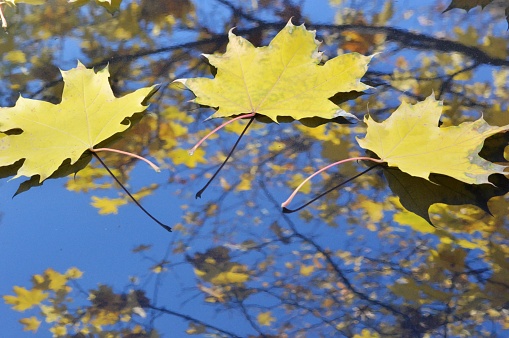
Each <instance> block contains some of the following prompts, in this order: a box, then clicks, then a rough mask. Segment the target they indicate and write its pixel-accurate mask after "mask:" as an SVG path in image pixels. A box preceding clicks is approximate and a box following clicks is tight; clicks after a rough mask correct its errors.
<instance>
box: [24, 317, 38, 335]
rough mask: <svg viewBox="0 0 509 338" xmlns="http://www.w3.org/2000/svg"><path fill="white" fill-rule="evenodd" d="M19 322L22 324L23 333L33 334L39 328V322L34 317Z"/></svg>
mask: <svg viewBox="0 0 509 338" xmlns="http://www.w3.org/2000/svg"><path fill="white" fill-rule="evenodd" d="M19 322H20V323H21V324H23V331H33V332H34V333H35V332H37V330H38V329H39V326H40V325H41V321H40V320H38V319H37V317H34V316H32V317H29V318H21V319H20V320H19Z"/></svg>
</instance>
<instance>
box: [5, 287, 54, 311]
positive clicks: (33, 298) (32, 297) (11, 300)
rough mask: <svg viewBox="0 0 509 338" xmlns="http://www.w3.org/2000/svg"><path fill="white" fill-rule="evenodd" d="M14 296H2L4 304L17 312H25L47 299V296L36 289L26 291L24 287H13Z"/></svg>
mask: <svg viewBox="0 0 509 338" xmlns="http://www.w3.org/2000/svg"><path fill="white" fill-rule="evenodd" d="M13 289H14V293H15V294H16V296H11V295H7V296H3V297H4V301H5V303H6V304H11V305H13V307H12V308H13V309H14V310H17V311H25V310H27V309H30V308H32V307H34V306H35V305H38V304H40V303H41V302H42V301H43V300H45V299H46V298H48V294H47V293H46V292H43V291H41V290H38V289H33V290H27V289H25V288H24V287H20V286H14V288H13Z"/></svg>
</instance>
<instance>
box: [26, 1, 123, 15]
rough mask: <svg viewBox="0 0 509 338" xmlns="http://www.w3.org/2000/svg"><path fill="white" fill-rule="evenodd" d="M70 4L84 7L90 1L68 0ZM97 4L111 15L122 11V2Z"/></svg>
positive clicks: (99, 2) (98, 2)
mask: <svg viewBox="0 0 509 338" xmlns="http://www.w3.org/2000/svg"><path fill="white" fill-rule="evenodd" d="M25 1H26V0H25ZM28 1H33V0H28ZM68 2H69V3H70V4H74V5H77V6H83V5H84V4H86V3H87V2H89V0H68ZM95 2H96V3H97V4H98V5H100V6H102V7H104V8H106V10H107V11H108V12H109V13H111V14H113V13H115V12H116V11H118V10H119V9H120V3H121V2H122V0H95Z"/></svg>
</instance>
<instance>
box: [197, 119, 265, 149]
mask: <svg viewBox="0 0 509 338" xmlns="http://www.w3.org/2000/svg"><path fill="white" fill-rule="evenodd" d="M255 115H256V113H249V114H245V115H239V116H237V117H235V118H233V119H231V120H228V121H226V122H224V123H223V124H221V125H220V126H219V127H217V128H216V129H214V130H212V131H211V132H210V133H208V134H207V135H205V137H203V138H202V139H201V140H200V141H198V143H196V145H195V146H194V147H192V148H191V150H189V155H192V154H194V152H195V151H196V149H198V147H199V146H200V145H201V144H202V143H203V142H204V141H205V140H206V139H208V138H209V137H210V136H211V135H212V134H214V133H215V132H216V131H218V130H219V129H221V128H224V127H225V126H227V125H228V124H230V123H232V122H234V121H237V120H240V119H243V118H246V117H251V118H252V117H254V116H255Z"/></svg>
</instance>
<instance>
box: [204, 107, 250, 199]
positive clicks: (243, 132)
mask: <svg viewBox="0 0 509 338" xmlns="http://www.w3.org/2000/svg"><path fill="white" fill-rule="evenodd" d="M244 116H245V115H244ZM254 118H255V117H254V115H253V117H251V118H250V119H249V122H248V123H247V125H246V127H245V128H244V130H243V131H242V133H241V134H240V136H239V138H238V139H237V141H236V142H235V144H234V145H233V148H232V149H231V150H230V153H229V154H228V156H226V159H225V160H224V162H223V163H222V164H221V166H220V167H219V168H218V169H217V170H216V172H215V173H214V175H212V177H211V178H210V179H209V181H208V182H207V184H205V186H204V187H203V188H201V189H200V191H198V192H197V193H196V198H201V194H203V192H204V191H205V189H207V187H208V186H209V184H210V183H212V181H213V180H214V178H215V177H216V176H217V174H219V172H220V171H221V169H222V168H223V167H224V165H225V164H226V162H227V161H228V159H229V158H230V156H232V154H233V151H234V150H235V148H237V145H238V144H239V142H240V139H241V138H242V136H244V134H245V133H246V131H247V128H249V126H250V125H251V123H252V122H253V121H254Z"/></svg>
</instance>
